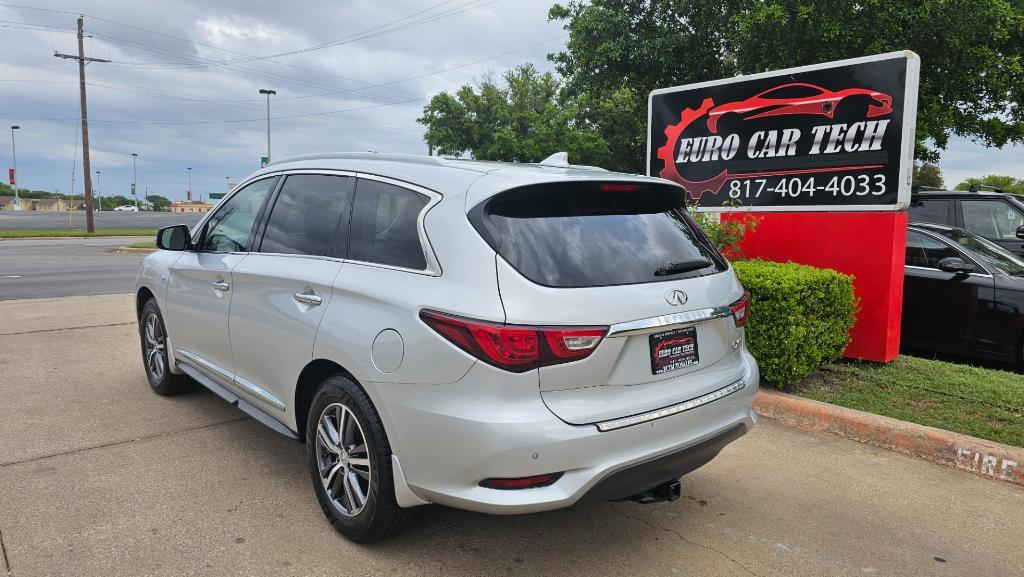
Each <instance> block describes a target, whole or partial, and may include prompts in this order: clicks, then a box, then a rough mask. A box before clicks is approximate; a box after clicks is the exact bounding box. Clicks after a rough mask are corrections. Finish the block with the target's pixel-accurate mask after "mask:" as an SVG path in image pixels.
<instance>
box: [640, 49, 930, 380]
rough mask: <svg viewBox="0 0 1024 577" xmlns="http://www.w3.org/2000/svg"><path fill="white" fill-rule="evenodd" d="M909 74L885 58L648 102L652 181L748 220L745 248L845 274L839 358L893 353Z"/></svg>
mask: <svg viewBox="0 0 1024 577" xmlns="http://www.w3.org/2000/svg"><path fill="white" fill-rule="evenodd" d="M919 69H920V60H919V59H918V57H917V55H916V54H914V53H913V52H909V51H905V52H893V53H889V54H882V55H878V56H868V57H864V58H855V59H851V60H843V61H839V62H831V63H826V64H817V65H813V66H804V67H800V68H792V69H788V70H780V71H775V72H767V73H763V74H755V75H750V76H739V77H736V78H729V79H725V80H720V81H712V82H702V83H699V84H691V85H687V86H679V87H675V88H666V89H662V90H655V91H654V92H652V93H651V96H650V104H649V111H648V112H649V119H648V126H649V132H648V152H647V154H648V157H647V170H648V174H649V175H652V176H660V177H662V178H666V179H669V180H673V181H676V182H679V183H680V184H682V185H683V186H684V187H685V188H686V191H687V193H688V195H689V197H690V199H691V200H692V201H694V202H695V203H697V206H698V208H697V210H699V211H715V212H723V218H739V219H742V218H758V219H759V220H760V222H759V223H758V226H757V227H756V229H754V230H753V231H751V232H750V233H748V235H747V237H746V238H745V239H744V242H743V246H742V248H743V251H744V253H745V254H746V255H747V256H750V257H756V258H764V259H766V260H775V261H783V262H784V261H790V260H791V261H794V262H800V263H804V264H809V265H813V266H818V267H825V268H831V269H835V270H837V271H839V272H843V273H847V274H852V275H853V276H854V289H855V292H856V294H857V297H858V298H860V306H861V310H860V313H859V315H858V320H857V324H856V325H855V326H854V327H853V329H852V330H851V337H852V342H851V343H850V346H849V347H848V348H847V350H846V353H845V354H846V356H849V357H856V358H864V359H869V360H875V361H890V360H892V359H894V358H895V357H896V355H897V354H898V353H899V330H900V313H901V310H902V300H903V298H902V297H903V295H902V292H903V260H904V251H905V243H906V225H907V213H906V208H907V206H908V205H909V202H910V180H911V171H912V163H913V150H914V126H915V120H916V115H917V82H918V72H919ZM736 206H739V207H741V208H740V209H735V208H734V207H736Z"/></svg>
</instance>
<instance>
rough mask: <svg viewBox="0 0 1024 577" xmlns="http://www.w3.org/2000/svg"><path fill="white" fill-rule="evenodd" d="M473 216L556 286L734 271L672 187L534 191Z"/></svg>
mask: <svg viewBox="0 0 1024 577" xmlns="http://www.w3.org/2000/svg"><path fill="white" fill-rule="evenodd" d="M469 218H470V221H471V222H472V223H473V226H474V227H475V228H476V229H477V231H478V232H479V233H480V234H481V236H483V237H484V239H485V240H486V241H487V242H488V244H490V245H491V247H492V248H494V250H495V251H497V252H498V254H500V255H501V256H502V257H503V258H504V259H505V260H506V261H508V263H509V264H510V265H512V266H513V267H514V268H515V269H516V270H517V271H519V272H520V273H521V274H522V275H523V276H525V277H526V278H528V279H530V280H531V281H533V282H535V283H537V284H541V285H545V286H550V287H592V286H611V285H623V284H638V283H648V282H660V281H664V280H677V279H680V278H690V277H695V276H704V275H708V274H714V273H716V272H721V271H723V270H726V268H727V266H728V265H727V264H726V263H725V260H724V259H723V258H722V256H721V255H720V254H719V253H718V251H717V250H715V248H714V247H713V246H712V245H711V243H710V241H708V239H707V237H706V236H705V235H704V233H703V231H701V230H700V228H699V227H697V225H696V223H694V222H693V219H691V218H690V216H689V215H688V214H687V213H686V208H685V203H684V198H683V192H682V190H681V189H678V188H676V187H674V186H668V185H657V184H635V183H554V184H543V185H534V186H528V187H522V188H516V189H513V190H510V191H506V192H504V193H501V194H499V195H497V196H495V197H493V198H491V199H490V200H487V201H485V202H484V203H482V204H480V205H478V206H477V207H476V208H474V209H473V210H472V211H470V215H469Z"/></svg>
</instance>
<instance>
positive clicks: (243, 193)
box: [199, 178, 277, 252]
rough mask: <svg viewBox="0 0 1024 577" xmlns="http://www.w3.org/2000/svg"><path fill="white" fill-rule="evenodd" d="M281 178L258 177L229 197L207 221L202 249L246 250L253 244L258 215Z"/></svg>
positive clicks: (217, 250) (210, 250) (220, 250)
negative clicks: (253, 231)
mask: <svg viewBox="0 0 1024 577" xmlns="http://www.w3.org/2000/svg"><path fill="white" fill-rule="evenodd" d="M276 182H277V178H265V179H263V180H258V181H256V182H254V183H252V184H250V185H248V186H246V187H245V188H243V189H242V190H239V191H238V192H236V193H235V194H233V195H232V196H231V198H228V199H227V200H225V201H224V202H223V203H222V204H221V205H220V206H219V207H217V212H215V213H214V214H213V216H212V217H210V220H209V221H207V223H206V233H205V234H203V238H202V241H201V244H200V246H199V250H201V251H207V252H242V251H245V250H246V247H247V245H248V244H249V235H250V234H251V233H252V227H253V224H255V223H256V216H257V215H258V214H259V211H260V207H262V206H263V200H264V199H265V198H266V197H267V194H268V193H270V191H271V190H272V189H273V188H274V184H275V183H276Z"/></svg>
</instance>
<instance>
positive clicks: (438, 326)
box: [420, 310, 608, 373]
mask: <svg viewBox="0 0 1024 577" xmlns="http://www.w3.org/2000/svg"><path fill="white" fill-rule="evenodd" d="M420 318H421V319H423V322H425V323H427V326H429V327H430V328H432V329H434V330H435V331H437V332H438V334H440V335H441V336H443V337H444V338H446V339H448V340H449V341H451V342H452V344H454V345H455V346H457V347H459V348H460V349H462V350H464V351H466V352H467V353H469V354H471V355H473V356H474V357H476V358H478V359H480V360H481V361H484V362H486V363H489V364H492V365H494V366H496V367H498V368H501V369H505V370H506V371H512V372H514V373H522V372H526V371H529V370H531V369H536V368H538V367H544V366H548V365H557V364H559V363H567V362H570V361H576V360H579V359H583V358H586V357H588V356H589V355H590V353H592V352H594V349H596V348H597V345H598V344H599V343H600V342H601V339H603V338H604V335H605V333H607V332H608V328H607V327H561V328H559V327H530V326H523V325H503V324H498V323H489V322H485V321H477V320H473V319H467V318H464V317H458V316H455V315H448V314H444V313H439V312H435V311H428V310H424V311H420Z"/></svg>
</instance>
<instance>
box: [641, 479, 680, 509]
mask: <svg viewBox="0 0 1024 577" xmlns="http://www.w3.org/2000/svg"><path fill="white" fill-rule="evenodd" d="M682 487H683V486H682V485H681V484H680V483H679V481H678V480H676V481H669V482H668V483H663V484H661V485H658V486H657V487H655V488H653V489H648V490H647V491H644V492H643V493H637V494H636V495H633V496H632V497H630V499H631V500H632V501H633V502H634V503H640V504H641V505H650V504H652V503H663V502H665V501H675V500H676V499H678V498H679V496H680V495H681V494H682V491H683V488H682Z"/></svg>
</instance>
